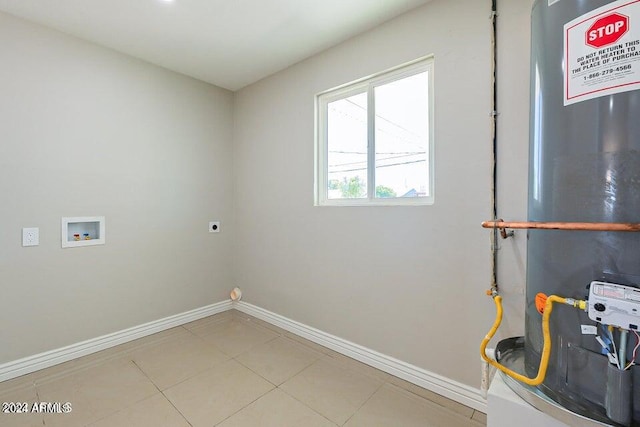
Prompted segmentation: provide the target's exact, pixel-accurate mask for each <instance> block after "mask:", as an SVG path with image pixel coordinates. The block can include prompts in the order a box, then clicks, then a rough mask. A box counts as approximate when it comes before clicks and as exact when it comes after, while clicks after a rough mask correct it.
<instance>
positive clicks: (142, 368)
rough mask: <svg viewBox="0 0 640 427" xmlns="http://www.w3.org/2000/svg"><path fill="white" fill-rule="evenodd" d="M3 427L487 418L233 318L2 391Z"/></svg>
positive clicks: (439, 424) (434, 425) (244, 426)
mask: <svg viewBox="0 0 640 427" xmlns="http://www.w3.org/2000/svg"><path fill="white" fill-rule="evenodd" d="M0 402H27V403H28V406H29V409H31V407H32V405H33V403H34V402H61V403H64V402H70V403H71V405H72V406H71V407H72V411H71V412H69V413H46V414H42V413H27V414H4V413H0V426H3V427H18V426H20V427H22V426H29V427H35V426H38V427H42V426H65V427H74V426H91V427H119V426H126V427H146V426H153V427H164V426H166V427H188V426H192V427H200V426H203V427H204V426H207V427H212V426H218V425H219V426H223V427H262V426H264V427H288V426H291V427H300V426H303V427H315V426H319V427H320V426H322V427H324V426H347V427H358V426H366V427H376V426H390V427H391V426H393V427H404V426H407V427H408V426H421V427H424V426H431V427H479V426H482V425H486V415H484V414H483V413H481V412H478V411H474V410H473V409H471V408H469V407H466V406H464V405H461V404H460V403H457V402H454V401H452V400H449V399H447V398H445V397H442V396H440V395H438V394H435V393H433V392H430V391H428V390H425V389H422V388H420V387H418V386H416V385H414V384H410V383H408V382H406V381H403V380H401V379H399V378H395V377H393V376H391V375H389V374H386V373H384V372H382V371H379V370H377V369H374V368H371V367H369V366H367V365H365V364H362V363H360V362H358V361H355V360H353V359H350V358H348V357H345V356H342V355H340V354H338V353H335V352H334V351H332V350H330V349H327V348H324V347H322V346H319V345H317V344H314V343H312V342H310V341H307V340H305V339H304V338H300V337H298V336H295V335H293V334H290V333H288V332H285V331H283V330H281V329H279V328H277V327H275V326H273V325H270V324H268V323H265V322H263V321H261V320H258V319H255V318H252V317H250V316H247V315H245V314H243V313H239V312H237V311H235V310H232V311H228V312H225V313H222V314H219V315H216V316H211V317H207V318H205V319H202V320H198V321H196V322H192V323H189V324H186V325H184V326H182V327H177V328H173V329H170V330H167V331H164V332H160V333H158V334H155V335H151V336H148V337H145V338H141V339H139V340H136V341H132V342H129V343H126V344H123V345H120V346H117V347H114V348H111V349H108V350H105V351H101V352H99V353H95V354H92V355H89V356H85V357H82V358H79V359H76V360H72V361H70V362H66V363H63V364H61V365H58V366H54V367H51V368H48V369H44V370H42V371H38V372H34V373H32V374H29V375H25V376H23V377H20V378H16V379H13V380H9V381H5V382H2V383H0Z"/></svg>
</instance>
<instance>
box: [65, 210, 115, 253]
mask: <svg viewBox="0 0 640 427" xmlns="http://www.w3.org/2000/svg"><path fill="white" fill-rule="evenodd" d="M61 238H62V247H63V248H76V247H82V246H94V245H104V242H105V220H104V217H103V216H76V217H63V218H62V230H61Z"/></svg>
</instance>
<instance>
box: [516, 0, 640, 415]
mask: <svg viewBox="0 0 640 427" xmlns="http://www.w3.org/2000/svg"><path fill="white" fill-rule="evenodd" d="M636 49H637V50H636ZM638 89H640V0H636V1H634V0H627V1H606V0H538V1H536V2H535V3H534V6H533V11H532V41H531V117H530V151H529V159H530V160H529V198H528V219H529V221H552V222H564V221H566V222H616V223H617V222H621V223H625V222H629V223H638V222H640V90H638ZM527 250H528V252H527V253H528V255H527V258H528V259H527V296H526V302H527V307H526V325H525V369H526V371H527V374H528V375H529V376H535V375H536V373H537V370H538V364H539V361H540V353H541V350H542V344H543V338H542V333H541V316H540V313H538V311H537V310H536V307H535V296H536V294H537V293H539V292H543V293H545V294H547V295H551V294H556V295H562V296H565V297H571V298H576V299H586V298H587V297H588V295H589V288H588V286H589V284H590V283H591V282H593V281H600V282H603V283H614V284H619V285H624V286H631V287H634V288H637V287H639V286H638V285H640V233H623V232H590V231H559V230H530V231H529V232H528V244H527ZM582 325H591V326H592V327H591V328H584V329H583V328H581V326H582ZM550 326H551V331H552V346H553V347H552V354H551V359H550V363H549V369H548V372H547V376H546V379H545V381H544V383H543V384H542V385H541V386H540V387H539V388H540V390H541V391H542V392H543V393H545V394H546V395H547V396H549V397H551V398H552V399H554V400H555V401H556V402H558V403H560V404H561V405H563V406H565V407H567V408H569V409H571V410H573V411H574V412H578V413H580V414H582V415H587V416H589V417H591V418H594V419H599V420H602V421H605V422H611V420H610V418H609V417H607V411H606V410H605V406H606V400H607V395H606V389H607V369H608V366H609V360H608V359H607V357H606V356H605V355H604V354H602V346H601V345H600V344H599V343H598V341H597V340H596V339H595V335H592V332H593V331H594V328H593V326H597V327H598V328H601V326H599V325H598V323H597V322H594V320H592V319H590V318H589V316H588V313H585V312H582V311H580V310H575V309H573V308H570V307H558V308H557V309H556V310H554V312H553V316H552V317H551V325H550ZM583 331H591V332H588V333H586V334H583ZM596 331H597V332H596V333H601V332H599V331H600V329H596ZM629 342H630V343H631V345H630V347H631V348H632V347H633V344H635V337H634V336H633V334H632V335H631V338H630V339H629ZM630 357H631V351H629V356H628V358H630ZM630 369H631V370H632V372H633V380H634V389H635V393H633V397H632V401H633V402H636V403H635V405H636V407H634V408H633V411H634V412H633V422H632V423H633V424H634V425H640V370H639V369H640V368H638V367H632V368H630Z"/></svg>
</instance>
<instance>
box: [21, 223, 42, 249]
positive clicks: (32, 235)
mask: <svg viewBox="0 0 640 427" xmlns="http://www.w3.org/2000/svg"><path fill="white" fill-rule="evenodd" d="M39 244H40V229H39V228H37V227H32V228H23V229H22V246H38V245H39Z"/></svg>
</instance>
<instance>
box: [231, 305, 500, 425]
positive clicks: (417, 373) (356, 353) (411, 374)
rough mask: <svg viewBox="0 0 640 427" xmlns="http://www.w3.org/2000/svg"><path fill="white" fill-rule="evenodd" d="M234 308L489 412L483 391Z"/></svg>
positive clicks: (251, 309)
mask: <svg viewBox="0 0 640 427" xmlns="http://www.w3.org/2000/svg"><path fill="white" fill-rule="evenodd" d="M233 308H235V309H236V310H238V311H241V312H243V313H246V314H249V315H251V316H253V317H256V318H258V319H261V320H264V321H265V322H268V323H271V324H272V325H275V326H278V327H280V328H282V329H284V330H286V331H289V332H291V333H293V334H296V335H299V336H301V337H303V338H306V339H308V340H310V341H313V342H315V343H317V344H320V345H322V346H325V347H328V348H330V349H332V350H334V351H337V352H338V353H341V354H344V355H345V356H349V357H351V358H353V359H356V360H359V361H360V362H362V363H366V364H367V365H370V366H373V367H374V368H377V369H380V370H381V371H384V372H387V373H389V374H391V375H394V376H396V377H398V378H402V379H403V380H405V381H409V382H410V383H413V384H416V385H418V386H420V387H422V388H425V389H427V390H431V391H433V392H434V393H438V394H440V395H442V396H445V397H448V398H449V399H452V400H455V401H456V402H460V403H462V404H463V405H467V406H469V407H471V408H473V409H477V410H478V411H482V412H484V413H486V412H487V401H486V399H484V398H483V397H482V394H481V392H480V389H476V388H473V387H471V386H468V385H466V384H462V383H460V382H457V381H454V380H451V379H449V378H446V377H443V376H442V375H438V374H436V373H434V372H430V371H427V370H425V369H422V368H419V367H417V366H414V365H411V364H409V363H406V362H403V361H401V360H398V359H395V358H393V357H390V356H387V355H384V354H382V353H378V352H377V351H375V350H371V349H369V348H366V347H363V346H361V345H358V344H355V343H352V342H350V341H347V340H344V339H342V338H339V337H336V336H334V335H331V334H328V333H326V332H323V331H320V330H318V329H315V328H312V327H310V326H307V325H304V324H302V323H300V322H296V321H295V320H291V319H288V318H286V317H284V316H281V315H279V314H276V313H273V312H271V311H268V310H265V309H263V308H260V307H257V306H255V305H252V304H249V303H247V302H244V301H238V302H234V303H233Z"/></svg>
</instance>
